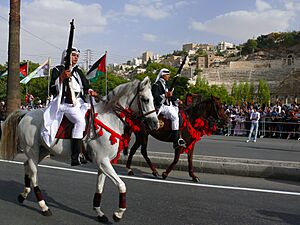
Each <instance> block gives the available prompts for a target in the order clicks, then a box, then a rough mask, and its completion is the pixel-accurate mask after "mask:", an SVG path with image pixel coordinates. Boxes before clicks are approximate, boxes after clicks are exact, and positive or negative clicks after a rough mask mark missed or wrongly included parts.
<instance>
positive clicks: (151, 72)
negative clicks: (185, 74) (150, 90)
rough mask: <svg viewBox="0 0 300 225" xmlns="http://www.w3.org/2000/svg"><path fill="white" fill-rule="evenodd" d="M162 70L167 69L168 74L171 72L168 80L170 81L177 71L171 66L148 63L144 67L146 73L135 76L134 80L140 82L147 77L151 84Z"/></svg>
mask: <svg viewBox="0 0 300 225" xmlns="http://www.w3.org/2000/svg"><path fill="white" fill-rule="evenodd" d="M163 68H167V69H168V70H170V72H171V78H170V79H172V77H174V76H175V74H176V72H177V69H176V68H174V67H172V66H169V65H165V64H161V63H150V64H149V65H148V66H147V67H146V72H145V73H140V74H137V75H136V76H135V77H134V78H135V79H139V80H142V79H144V78H145V77H146V76H148V77H149V78H150V80H151V83H153V82H154V81H155V79H156V77H157V75H158V73H159V71H160V70H161V69H163Z"/></svg>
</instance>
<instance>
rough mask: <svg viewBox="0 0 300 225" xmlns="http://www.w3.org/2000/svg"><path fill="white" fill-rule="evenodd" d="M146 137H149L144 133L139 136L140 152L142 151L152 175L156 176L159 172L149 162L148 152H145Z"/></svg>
mask: <svg viewBox="0 0 300 225" xmlns="http://www.w3.org/2000/svg"><path fill="white" fill-rule="evenodd" d="M148 137H149V136H148V134H145V135H142V136H141V143H142V147H141V153H142V155H143V157H144V159H145V160H146V162H147V164H148V165H149V167H150V169H151V170H152V175H153V176H155V177H158V176H159V174H158V172H157V170H156V167H155V165H154V164H153V163H152V162H151V160H150V158H149V157H148V153H147V146H148Z"/></svg>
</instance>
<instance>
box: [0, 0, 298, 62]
mask: <svg viewBox="0 0 300 225" xmlns="http://www.w3.org/2000/svg"><path fill="white" fill-rule="evenodd" d="M72 19H74V21H75V37H74V46H76V47H77V48H79V49H80V50H81V60H82V59H83V58H84V53H85V50H86V49H91V50H92V51H93V57H92V59H93V62H94V61H96V60H97V59H98V58H100V57H101V55H103V54H104V52H105V51H107V62H108V63H124V62H126V61H127V60H131V59H132V58H134V57H139V56H141V55H142V53H143V52H145V51H151V52H153V53H154V54H159V55H164V54H168V53H173V51H174V50H181V49H182V45H183V44H187V43H201V44H213V45H216V44H218V42H220V41H226V42H231V43H234V44H236V45H239V44H241V43H244V42H246V41H247V40H248V39H250V38H253V37H254V38H256V37H258V36H260V35H262V34H268V33H271V32H286V31H300V22H299V21H300V0H21V36H20V40H21V43H20V47H21V56H20V60H21V61H22V60H31V61H33V62H36V63H40V64H41V63H42V62H44V61H45V60H46V59H47V58H48V57H50V58H51V60H52V63H53V64H54V65H55V64H58V63H59V62H60V58H61V53H62V51H63V50H64V49H65V48H66V46H67V41H68V35H69V29H70V27H69V25H70V21H71V20H72ZM8 21H9V0H0V64H4V63H5V62H7V59H8V57H7V51H8V50H7V48H8V30H9V26H8Z"/></svg>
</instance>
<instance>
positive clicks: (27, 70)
mask: <svg viewBox="0 0 300 225" xmlns="http://www.w3.org/2000/svg"><path fill="white" fill-rule="evenodd" d="M28 74H29V60H27V67H26V76H28ZM25 92H26V95H27V94H28V87H27V84H25Z"/></svg>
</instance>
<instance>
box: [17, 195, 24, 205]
mask: <svg viewBox="0 0 300 225" xmlns="http://www.w3.org/2000/svg"><path fill="white" fill-rule="evenodd" d="M24 201H25V198H24V197H23V196H22V195H21V194H19V195H18V202H19V203H21V204H23V202H24Z"/></svg>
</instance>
